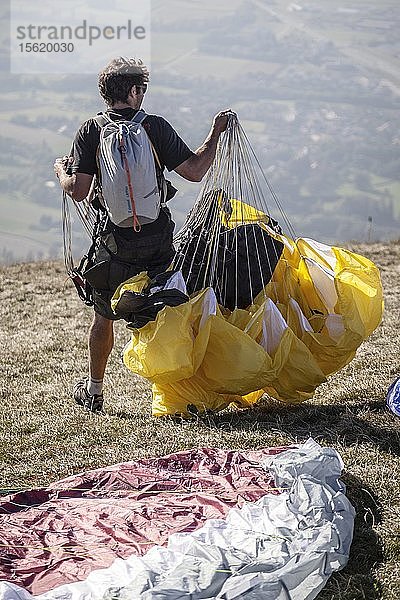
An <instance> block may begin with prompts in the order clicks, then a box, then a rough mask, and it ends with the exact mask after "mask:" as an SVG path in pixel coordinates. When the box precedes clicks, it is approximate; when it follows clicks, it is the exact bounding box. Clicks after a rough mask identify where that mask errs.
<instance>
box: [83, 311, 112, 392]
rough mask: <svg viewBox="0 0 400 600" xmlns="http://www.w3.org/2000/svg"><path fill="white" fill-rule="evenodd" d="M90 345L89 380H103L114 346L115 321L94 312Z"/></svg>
mask: <svg viewBox="0 0 400 600" xmlns="http://www.w3.org/2000/svg"><path fill="white" fill-rule="evenodd" d="M88 346H89V380H90V379H92V380H94V381H98V382H100V381H101V382H103V378H104V373H105V370H106V366H107V361H108V357H109V356H110V353H111V350H112V349H113V346H114V322H113V321H110V320H109V319H106V318H105V317H102V316H101V315H99V314H97V313H94V317H93V321H92V325H91V327H90V330H89V344H88ZM89 393H90V391H89Z"/></svg>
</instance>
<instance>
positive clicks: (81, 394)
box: [72, 377, 104, 413]
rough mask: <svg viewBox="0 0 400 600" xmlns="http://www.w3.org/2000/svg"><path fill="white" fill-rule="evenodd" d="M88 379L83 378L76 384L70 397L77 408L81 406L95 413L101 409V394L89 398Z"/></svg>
mask: <svg viewBox="0 0 400 600" xmlns="http://www.w3.org/2000/svg"><path fill="white" fill-rule="evenodd" d="M87 383H88V377H84V378H83V379H80V380H79V381H77V382H76V384H75V385H74V389H73V390H72V395H73V397H74V400H75V402H76V403H77V404H79V406H83V408H86V409H87V410H90V411H91V412H94V413H97V412H100V411H101V410H102V409H103V401H104V399H103V394H94V395H93V396H91V395H90V394H89V392H88V391H87Z"/></svg>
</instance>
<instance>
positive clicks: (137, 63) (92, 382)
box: [54, 57, 230, 412]
mask: <svg viewBox="0 0 400 600" xmlns="http://www.w3.org/2000/svg"><path fill="white" fill-rule="evenodd" d="M148 80H149V73H148V70H147V68H146V66H145V65H144V64H143V63H142V61H141V60H136V59H124V58H122V57H119V58H116V59H114V60H112V61H111V62H110V63H109V64H108V65H107V66H106V67H105V69H104V70H103V71H102V72H101V73H100V74H99V80H98V86H99V92H100V95H101V96H102V98H103V99H104V100H105V102H106V104H107V106H108V109H107V114H108V116H109V117H110V118H111V119H112V120H114V121H118V120H121V119H123V120H130V119H132V118H133V116H134V115H135V113H136V112H137V111H138V110H139V109H140V107H141V105H142V102H143V97H144V94H145V92H146V90H147V83H148ZM229 112H230V111H222V112H220V113H218V114H217V115H216V116H215V117H214V120H213V123H212V127H211V130H210V132H209V134H208V136H207V137H206V139H205V140H204V142H203V144H202V145H201V146H200V147H199V148H198V149H197V150H196V151H195V152H192V151H191V150H190V149H189V148H188V146H187V145H186V144H185V142H184V141H183V140H182V139H181V138H180V137H179V136H178V134H177V133H176V132H175V130H174V129H173V128H172V126H171V125H170V124H169V123H168V122H167V121H166V120H165V119H163V118H162V117H159V116H155V115H147V116H146V118H145V119H144V121H143V126H144V128H145V130H146V132H147V134H148V137H149V139H150V141H151V143H152V145H153V147H154V150H155V153H156V154H157V157H158V161H159V163H160V166H159V167H156V169H158V176H160V175H161V176H162V173H160V171H161V172H162V171H163V170H164V168H165V167H166V168H167V169H168V171H172V170H174V171H175V172H176V173H178V174H179V175H180V176H181V177H183V178H184V179H187V180H188V181H201V180H202V178H203V176H204V175H205V173H206V172H207V171H208V169H209V167H210V166H211V163H212V162H213V160H214V157H215V152H216V148H217V143H218V139H219V137H220V135H221V133H222V132H223V131H224V130H225V129H226V125H227V121H228V113H229ZM100 131H101V124H100V123H99V122H98V119H95V118H92V119H89V120H88V121H85V122H84V123H83V124H82V125H81V127H80V128H79V130H78V132H77V133H76V136H75V139H74V142H73V145H72V150H71V153H70V154H71V157H70V159H69V161H59V160H57V161H56V163H55V165H54V170H55V173H56V175H57V177H58V179H59V182H60V185H61V188H62V189H63V190H64V191H65V192H66V193H67V194H68V195H69V196H70V197H71V198H73V200H75V201H77V202H79V201H81V200H83V199H85V198H86V197H87V195H88V194H89V191H90V188H91V185H92V180H93V178H94V176H96V177H98V167H97V162H96V152H97V148H98V145H99V141H100ZM68 166H69V168H67V167H68ZM70 173H71V174H70ZM173 229H174V223H173V222H172V219H171V215H170V212H169V210H168V209H167V208H166V207H163V208H162V209H161V210H160V215H159V217H158V218H157V219H156V220H155V221H153V222H152V223H149V224H147V225H143V226H142V227H141V229H140V231H135V230H134V228H133V227H129V228H126V227H123V228H122V227H117V226H112V228H111V229H110V226H109V225H108V228H107V230H106V231H105V232H104V233H103V235H102V243H101V244H99V245H98V247H97V250H96V256H95V266H97V275H96V279H97V283H96V284H95V285H94V289H93V299H94V318H93V322H92V325H91V327H90V330H89V340H88V349H89V375H88V377H84V378H83V379H81V380H80V381H78V382H77V384H76V385H75V386H74V390H73V395H74V398H75V401H76V402H77V403H78V404H79V405H81V406H84V407H85V408H88V409H89V410H92V411H93V412H97V411H100V410H102V407H103V377H104V373H105V369H106V365H107V361H108V358H109V355H110V353H111V350H112V348H113V345H114V331H113V322H114V320H116V316H115V315H114V313H113V312H112V310H111V308H110V299H111V297H112V295H113V293H114V291H115V290H116V288H117V287H118V285H119V284H120V283H122V282H123V281H125V280H126V279H128V278H129V277H132V276H133V275H134V274H136V273H139V272H140V271H142V270H148V271H149V274H150V276H154V275H156V274H157V273H159V272H162V271H163V270H165V269H166V268H167V267H168V265H169V263H170V261H171V259H172V257H173V254H174V249H173V245H172V237H173ZM110 253H111V254H112V255H113V256H115V257H116V259H117V260H116V262H111V263H110V264H109V265H108V266H107V260H109V257H110ZM110 265H111V266H110ZM101 269H103V271H104V274H103V275H102V274H101ZM102 277H103V279H102Z"/></svg>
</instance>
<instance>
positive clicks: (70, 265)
mask: <svg viewBox="0 0 400 600" xmlns="http://www.w3.org/2000/svg"><path fill="white" fill-rule="evenodd" d="M165 181H166V198H165V201H164V203H163V205H162V208H161V210H163V209H164V204H165V203H166V202H167V201H168V200H170V199H171V198H172V197H173V196H174V195H175V194H176V192H177V190H176V188H174V186H173V185H172V184H171V182H169V181H168V180H165ZM74 205H75V208H76V210H77V213H78V215H79V218H80V220H81V221H82V224H83V226H84V227H85V229H86V232H87V233H88V234H89V236H90V237H91V240H92V243H91V245H90V247H89V249H88V251H87V252H86V253H85V254H84V255H83V256H82V258H81V260H80V262H79V264H78V266H75V265H74V261H73V257H72V250H71V219H70V210H69V204H68V196H67V194H66V193H65V192H63V218H62V225H63V237H64V261H65V268H66V271H67V275H68V277H69V278H70V279H71V280H72V282H73V284H74V286H75V288H76V291H77V293H78V296H79V298H80V299H81V300H82V302H84V304H86V305H87V306H93V305H94V298H93V289H96V288H97V287H98V286H97V281H98V280H99V275H100V273H99V271H100V270H101V268H102V266H101V263H98V264H96V256H97V254H98V252H99V250H100V249H102V250H104V251H105V253H106V255H107V260H106V261H105V262H107V263H109V264H110V265H111V263H113V265H114V266H115V267H117V268H120V269H121V270H122V269H124V270H126V269H128V268H129V267H133V268H136V267H137V262H136V260H133V261H132V260H131V259H130V256H128V255H127V253H126V251H125V252H123V256H122V257H119V256H118V253H116V252H115V251H113V249H111V248H110V247H109V246H108V243H107V242H108V238H109V236H111V237H113V238H114V241H115V244H116V246H117V247H118V245H119V243H118V242H119V241H121V242H123V240H121V239H120V234H119V232H118V229H119V228H118V227H117V226H116V225H115V224H114V223H113V222H112V221H111V219H110V217H109V215H108V213H107V211H106V209H105V208H104V206H103V205H102V203H101V201H100V199H99V197H98V195H97V193H96V191H95V190H94V189H93V191H92V193H91V194H90V195H89V198H88V200H86V201H84V202H80V203H77V202H74ZM172 230H173V222H172V221H171V236H172ZM163 235H164V237H165V239H166V240H168V230H166V231H164V232H163V234H161V236H163ZM151 237H153V236H151ZM159 237H160V234H157V238H158V239H159ZM165 243H166V244H167V242H165ZM146 249H147V250H148V251H149V252H150V253H151V250H152V247H151V239H150V238H148V239H147V240H146ZM169 259H170V260H172V256H171V257H169ZM103 267H104V265H103ZM149 267H150V270H151V261H150V264H149ZM143 268H145V265H144V264H143V265H142V267H141V268H139V270H137V272H139V271H140V270H142V269H143ZM131 276H132V275H131V274H127V277H126V278H128V277H131Z"/></svg>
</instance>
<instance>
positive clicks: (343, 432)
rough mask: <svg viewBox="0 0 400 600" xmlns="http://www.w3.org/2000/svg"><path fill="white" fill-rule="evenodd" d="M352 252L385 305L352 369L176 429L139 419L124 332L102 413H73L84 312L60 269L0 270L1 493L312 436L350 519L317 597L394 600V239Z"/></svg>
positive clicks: (145, 398) (139, 384)
mask: <svg viewBox="0 0 400 600" xmlns="http://www.w3.org/2000/svg"><path fill="white" fill-rule="evenodd" d="M352 249H354V250H356V251H358V252H359V253H361V254H364V255H366V256H369V257H370V258H372V260H374V261H375V262H376V263H377V264H378V265H379V266H380V268H381V272H382V280H383V284H384V288H385V299H386V311H385V316H384V320H383V323H382V325H381V326H380V327H379V328H378V330H377V331H376V332H375V333H374V334H373V336H372V337H371V338H370V339H369V340H368V341H367V342H366V343H364V345H363V346H362V347H361V348H360V350H359V351H358V353H357V356H356V358H355V359H354V360H353V362H352V363H351V364H350V365H349V366H348V367H347V368H345V369H344V370H343V371H342V372H341V373H338V374H337V375H335V376H334V377H331V378H330V380H329V381H328V383H327V384H325V385H323V386H321V387H320V388H319V390H318V391H317V393H316V395H315V397H314V399H313V400H312V401H309V402H306V403H304V404H303V405H301V406H298V407H285V406H283V405H281V404H279V403H277V402H271V401H265V402H264V403H263V404H262V405H261V406H259V407H257V408H254V409H253V410H248V411H243V412H240V413H234V412H230V411H225V412H223V413H221V414H219V415H216V416H215V417H214V418H213V419H212V420H210V419H208V420H204V421H202V420H198V421H192V422H184V423H181V424H180V423H173V422H171V421H169V420H154V419H152V418H151V417H150V392H149V386H148V385H147V383H146V382H143V381H142V380H140V379H139V378H137V377H135V376H133V375H131V374H130V373H129V372H128V371H127V370H126V369H125V368H124V367H123V365H122V363H121V361H120V360H119V357H118V353H119V352H120V351H121V349H122V347H123V345H124V343H125V342H126V341H127V339H128V332H127V331H126V330H125V328H124V327H123V325H120V326H119V327H118V332H117V341H116V347H115V351H114V355H113V357H112V360H111V363H110V368H109V371H108V374H107V380H106V385H107V399H106V401H107V407H106V408H107V414H106V415H105V416H93V415H91V414H88V413H85V412H84V411H82V410H80V409H79V408H78V407H75V406H74V404H73V403H72V401H71V399H70V395H69V390H70V387H71V383H72V382H73V381H74V380H75V379H76V378H77V377H78V376H80V375H81V374H82V373H84V372H85V371H86V330H87V327H88V325H89V322H90V319H91V311H90V310H89V309H86V308H85V307H84V306H83V305H82V304H81V303H80V301H79V300H78V299H77V297H76V295H75V293H74V291H73V290H72V289H71V287H70V285H69V284H68V285H67V284H66V282H65V276H64V271H63V267H62V266H61V264H59V263H55V262H46V263H36V264H24V265H15V266H11V267H5V268H2V269H1V271H0V297H1V307H2V319H1V331H0V342H1V345H0V370H1V373H2V378H1V388H0V389H1V392H0V393H1V405H0V423H1V452H0V486H1V487H2V488H3V492H5V490H6V489H9V488H13V489H14V488H27V487H31V486H43V485H45V484H47V483H49V482H51V481H53V480H55V479H58V478H61V477H65V476H67V475H70V474H72V473H76V472H78V471H80V470H85V469H89V468H94V467H97V466H101V465H106V464H111V463H116V462H120V461H125V460H130V459H135V458H137V457H144V456H159V455H162V454H166V453H169V452H173V451H176V450H182V449H185V448H189V447H193V446H220V447H233V448H254V447H261V446H270V445H281V444H287V443H291V442H293V441H303V440H305V439H306V438H307V437H308V436H309V435H311V436H313V437H314V438H315V439H316V440H318V441H319V442H320V443H322V444H324V445H330V446H333V447H334V448H336V449H337V450H338V451H339V452H340V453H341V455H342V457H343V460H344V463H345V472H344V476H343V479H344V481H345V482H346V484H347V486H348V495H349V497H350V499H351V501H352V502H353V504H354V506H355V508H356V510H357V520H356V529H355V537H354V542H353V545H352V552H351V557H350V561H349V564H348V566H347V568H346V569H345V570H344V571H343V572H341V573H339V574H337V575H336V576H334V577H332V578H331V580H330V581H329V582H328V585H327V587H326V588H325V590H324V591H323V592H322V593H321V595H320V598H321V600H331V599H334V600H358V599H360V600H361V599H367V600H373V599H383V600H395V599H397V598H399V591H398V590H399V589H400V567H399V564H400V525H399V523H400V435H399V434H400V420H399V419H396V417H394V416H392V415H391V414H390V413H389V412H388V411H387V410H386V409H385V406H384V397H385V392H386V388H387V386H388V384H389V382H390V381H391V379H392V378H393V377H394V376H395V375H396V374H398V373H400V360H399V347H400V344H399V342H400V324H399V316H400V312H399V304H400V302H399V297H400V242H397V243H392V244H390V245H380V244H373V245H364V246H360V245H358V246H353V248H352Z"/></svg>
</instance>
